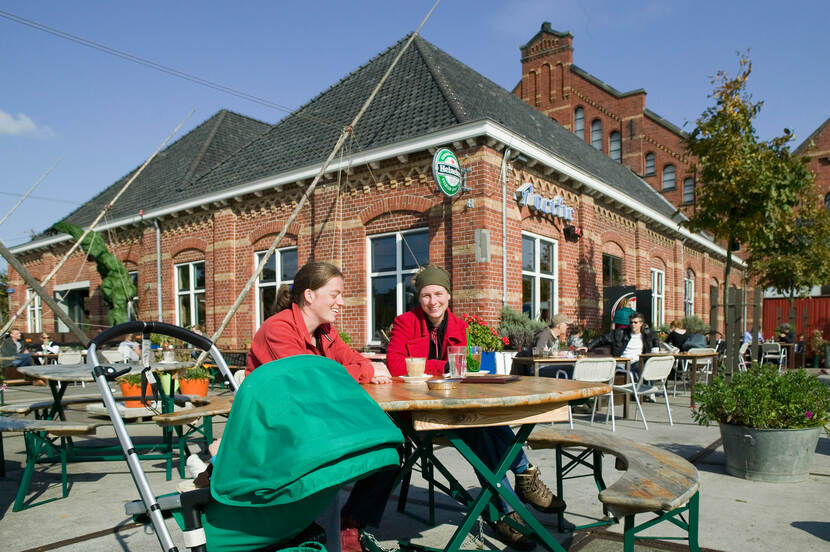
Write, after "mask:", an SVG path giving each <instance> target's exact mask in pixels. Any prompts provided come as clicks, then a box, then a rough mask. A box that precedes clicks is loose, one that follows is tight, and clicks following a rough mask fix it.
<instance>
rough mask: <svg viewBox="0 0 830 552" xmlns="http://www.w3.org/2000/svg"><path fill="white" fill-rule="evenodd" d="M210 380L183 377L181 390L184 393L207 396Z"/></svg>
mask: <svg viewBox="0 0 830 552" xmlns="http://www.w3.org/2000/svg"><path fill="white" fill-rule="evenodd" d="M209 383H210V381H209V380H206V379H192V380H188V379H182V378H179V392H180V393H181V394H182V395H198V396H200V397H207V393H208V384H209Z"/></svg>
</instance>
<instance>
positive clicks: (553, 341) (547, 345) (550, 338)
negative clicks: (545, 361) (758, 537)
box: [534, 313, 573, 355]
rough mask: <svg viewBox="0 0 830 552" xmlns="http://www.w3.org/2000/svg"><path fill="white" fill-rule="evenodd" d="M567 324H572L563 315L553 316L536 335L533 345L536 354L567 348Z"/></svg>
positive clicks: (571, 321)
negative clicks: (545, 326)
mask: <svg viewBox="0 0 830 552" xmlns="http://www.w3.org/2000/svg"><path fill="white" fill-rule="evenodd" d="M569 324H573V320H571V319H570V318H568V317H567V316H565V315H564V314H560V313H556V314H554V315H553V317H552V318H551V319H550V324H548V327H547V328H542V329H541V330H540V331H539V333H538V334H536V340H535V343H534V347H535V349H536V353H537V354H539V355H541V352H542V351H558V350H560V349H563V348H567V339H568V325H569Z"/></svg>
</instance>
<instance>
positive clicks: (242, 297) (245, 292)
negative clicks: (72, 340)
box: [196, 0, 441, 366]
mask: <svg viewBox="0 0 830 552" xmlns="http://www.w3.org/2000/svg"><path fill="white" fill-rule="evenodd" d="M440 1H441V0H436V2H435V4H433V6H432V8H431V9H430V10H429V12H428V13H427V15H426V17H425V18H424V20H423V21H421V24H420V25H419V26H418V28H417V29H416V30H415V32H414V33H412V36H410V37H409V40H407V41H406V44H404V46H403V48H401V51H400V52H398V54H397V55H396V56H395V59H394V60H392V64H391V65H390V66H389V68H388V69H386V72H385V73H384V74H383V77H381V79H380V81H379V82H378V83H377V85H376V86H375V89H374V90H372V93H371V94H370V95H369V97H368V98H366V101H365V102H364V103H363V107H361V108H360V111H358V113H357V115H355V117H354V119H352V123H351V124H350V125H349V126H347V127H346V128H344V129H343V130H342V131H341V132H340V138H339V139H338V140H337V143H336V144H335V145H334V149H333V150H332V151H331V153H330V154H329V156H328V158H327V159H326V161H325V162H324V163H323V166H322V167H320V170H319V171H318V172H317V176H315V177H314V180H313V181H312V182H311V184H310V185H309V186H308V188H307V189H306V191H305V193H304V194H303V197H302V198H300V201H299V202H298V203H297V206H296V207H295V208H294V211H293V212H292V213H291V216H289V217H288V219H287V220H286V221H285V222H284V223H283V227H282V230H281V231H280V233H279V235H278V236H277V237H276V238H274V241H273V242H272V243H271V247H269V248H268V251H267V252H266V253H265V255H263V256H262V260H261V261H260V263H259V265H258V266H257V268H256V270H254V273H253V274H252V275H251V277H250V278H249V279H248V282H247V283H246V284H245V287H244V288H242V291H241V292H240V293H239V296H238V297H237V298H236V301H234V304H233V305H232V306H231V308H230V310H229V311H228V313H227V314H226V315H225V318H224V320H222V323H221V324H220V325H219V327H218V328H217V329H216V332H214V334H213V337H211V341H213V342H214V343H216V341H217V340H218V339H219V338H220V337H221V336H222V333H223V332H224V331H225V328H227V327H228V324H229V323H230V320H231V318H233V315H234V314H236V311H237V310H239V307H240V305H242V301H244V300H245V297H247V295H248V293H249V292H250V291H251V288H252V287H253V285H254V282H256V280H257V278H259V276H260V274H262V271H263V269H264V268H265V265H266V263H267V262H268V260H269V259H270V258H271V255H273V254H274V251H276V250H277V245H279V243H280V241H282V238H283V237H285V233H286V232H287V231H288V228H289V226H291V223H292V222H294V220H295V219H296V218H297V216H298V215H299V214H300V210H301V209H302V208H303V206H305V204H306V201H308V198H309V197H310V196H311V194H312V193H313V192H314V189H315V188H316V187H317V183H318V182H319V181H320V178H321V177H322V176H323V174H325V172H326V169H328V167H329V164H331V162H332V160H333V159H334V156H335V155H337V152H338V151H339V150H340V148H341V147H342V146H343V143H344V142H345V141H346V138H348V136H349V134H351V133H352V130H353V129H354V127H355V126H356V125H357V122H358V121H359V120H360V118H361V117H363V114H364V113H365V112H366V110H367V109H368V108H369V104H371V103H372V101H373V100H374V99H375V96H377V94H378V92H379V91H380V89H381V87H382V86H383V84H384V83H385V82H386V79H388V78H389V75H390V74H391V73H392V70H393V69H394V68H395V66H396V65H397V64H398V61H399V60H400V59H401V56H403V54H404V52H406V50H407V48H409V45H410V44H412V41H413V40H415V37H416V36H418V33H419V32H420V31H421V28H423V26H424V24H425V23H426V22H427V20H428V19H429V16H430V15H432V12H433V11H435V8H436V7H437V6H438V3H439V2H440ZM207 356H208V351H202V353H201V354H200V355H199V358H198V359H197V360H196V365H197V366H198V365H200V364H202V363H203V362H204V361H205V358H207Z"/></svg>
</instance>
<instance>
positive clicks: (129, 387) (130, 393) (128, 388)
mask: <svg viewBox="0 0 830 552" xmlns="http://www.w3.org/2000/svg"><path fill="white" fill-rule="evenodd" d="M119 385H120V386H121V394H122V395H123V396H125V397H140V396H141V386H140V385H134V384H132V383H123V382H122V383H120V384H119ZM144 389H145V390H146V391H147V395H148V396H152V394H153V392H152V390H151V389H150V384H149V383H148V384H147V385H146V386H145V388H144ZM124 406H126V407H127V408H144V407H146V406H150V402H149V401H147V402H146V403H142V402H141V401H124Z"/></svg>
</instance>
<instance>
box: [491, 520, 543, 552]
mask: <svg viewBox="0 0 830 552" xmlns="http://www.w3.org/2000/svg"><path fill="white" fill-rule="evenodd" d="M508 517H509V518H510V519H512V520H513V521H515V522H516V523H518V524H519V525H524V524H523V523H522V519H521V518H520V517H519V514H517V513H516V512H510V513H509V514H507V515H506V516H504V517H502V518H501V519H500V520H498V521H496V522H490V524H489V525H490V527H491V528H492V529H493V532H494V533H495V535H494V536H495V537H496V538H497V539H498V540H499V541H501V542H502V543H504V544H506V545H507V546H510V547H512V548H515V549H516V550H521V551H523V552H525V551H527V550H533V549H534V548H535V547H536V543H535V542H533V541H532V540H530V539H529V538H527V537H526V536H524V535H523V534H522V533H520V532H519V531H516V530H515V529H514V528H513V526H511V525H510V524H509V523H507V522H506V521H505V520H504V518H508Z"/></svg>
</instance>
